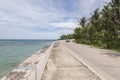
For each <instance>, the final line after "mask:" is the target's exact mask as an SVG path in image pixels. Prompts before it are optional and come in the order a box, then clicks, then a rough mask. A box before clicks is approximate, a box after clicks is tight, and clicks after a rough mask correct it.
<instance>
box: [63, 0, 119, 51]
mask: <svg viewBox="0 0 120 80" xmlns="http://www.w3.org/2000/svg"><path fill="white" fill-rule="evenodd" d="M87 20H89V21H87ZM79 24H80V27H77V28H75V29H74V34H73V35H72V37H70V36H71V35H70V36H69V37H68V35H63V36H61V39H66V38H74V39H75V40H76V42H78V43H84V44H94V45H97V46H101V47H104V48H114V49H116V48H117V49H120V0H112V1H111V2H110V3H108V4H107V5H105V6H104V8H103V9H102V10H101V11H99V9H96V10H95V11H94V12H93V14H92V15H91V17H90V19H86V17H82V18H81V19H80V21H79Z"/></svg>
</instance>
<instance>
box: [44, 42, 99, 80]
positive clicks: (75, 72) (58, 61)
mask: <svg viewBox="0 0 120 80" xmlns="http://www.w3.org/2000/svg"><path fill="white" fill-rule="evenodd" d="M42 80H100V79H99V78H98V77H97V76H96V75H95V74H94V73H92V72H91V71H90V70H89V69H88V68H87V67H86V66H84V65H83V64H82V63H81V61H79V60H78V59H76V58H75V57H74V56H73V55H72V54H71V53H70V52H69V51H68V50H67V49H66V47H65V46H64V45H62V44H61V43H59V44H58V43H57V46H55V47H54V48H53V49H52V52H51V54H50V57H49V60H48V63H47V65H46V68H45V71H44V74H43V76H42Z"/></svg>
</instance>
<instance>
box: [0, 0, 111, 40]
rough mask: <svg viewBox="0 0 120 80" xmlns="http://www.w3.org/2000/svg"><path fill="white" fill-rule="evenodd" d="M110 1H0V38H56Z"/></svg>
mask: <svg viewBox="0 0 120 80" xmlns="http://www.w3.org/2000/svg"><path fill="white" fill-rule="evenodd" d="M109 1H110V0H0V39H57V38H59V36H60V35H62V34H69V33H72V32H73V29H74V28H75V27H77V26H78V25H77V20H78V19H79V18H81V17H83V16H86V17H89V16H90V13H92V12H93V10H95V9H96V8H100V9H102V7H103V5H104V2H109Z"/></svg>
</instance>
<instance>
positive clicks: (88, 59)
mask: <svg viewBox="0 0 120 80" xmlns="http://www.w3.org/2000/svg"><path fill="white" fill-rule="evenodd" d="M61 43H62V44H63V45H64V46H66V47H67V49H68V51H69V52H71V53H72V54H73V55H74V56H75V57H76V58H77V59H78V60H81V61H82V63H83V64H85V65H86V66H87V67H88V68H89V69H90V70H91V71H93V72H94V73H95V74H96V75H97V76H99V77H100V78H101V79H102V80H120V53H118V52H114V51H111V50H105V49H98V48H95V47H91V46H87V45H83V44H77V43H74V42H65V41H61Z"/></svg>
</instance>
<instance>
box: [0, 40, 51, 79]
mask: <svg viewBox="0 0 120 80" xmlns="http://www.w3.org/2000/svg"><path fill="white" fill-rule="evenodd" d="M51 42H53V40H0V77H2V76H3V75H5V74H6V73H7V72H9V71H10V70H11V69H13V68H14V67H15V66H16V65H18V64H19V63H20V62H22V61H23V60H25V59H26V58H27V57H29V56H31V55H32V54H34V53H35V52H37V51H38V50H39V49H41V48H42V47H44V46H45V45H48V44H50V43H51Z"/></svg>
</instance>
